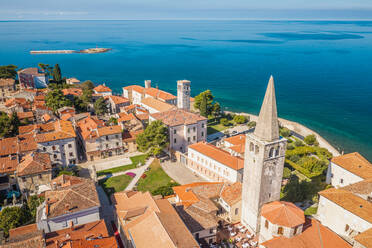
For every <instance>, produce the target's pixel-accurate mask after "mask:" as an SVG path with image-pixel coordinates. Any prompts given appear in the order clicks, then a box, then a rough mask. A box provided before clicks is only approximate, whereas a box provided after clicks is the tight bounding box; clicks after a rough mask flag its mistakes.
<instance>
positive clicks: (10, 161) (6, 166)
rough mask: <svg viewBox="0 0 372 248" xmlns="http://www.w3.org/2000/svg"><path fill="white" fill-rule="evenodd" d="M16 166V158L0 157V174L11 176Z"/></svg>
mask: <svg viewBox="0 0 372 248" xmlns="http://www.w3.org/2000/svg"><path fill="white" fill-rule="evenodd" d="M17 165H18V158H17V156H12V157H0V174H4V173H11V174H13V173H14V172H15V171H16V170H17Z"/></svg>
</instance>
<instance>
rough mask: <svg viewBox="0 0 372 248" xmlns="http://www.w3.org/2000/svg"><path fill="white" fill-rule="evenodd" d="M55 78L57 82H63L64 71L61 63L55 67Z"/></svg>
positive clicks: (53, 73) (53, 74)
mask: <svg viewBox="0 0 372 248" xmlns="http://www.w3.org/2000/svg"><path fill="white" fill-rule="evenodd" d="M52 76H53V80H54V81H55V82H56V83H57V84H60V83H62V73H61V68H59V65H58V64H56V65H55V66H54V68H53V72H52Z"/></svg>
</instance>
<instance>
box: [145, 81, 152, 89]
mask: <svg viewBox="0 0 372 248" xmlns="http://www.w3.org/2000/svg"><path fill="white" fill-rule="evenodd" d="M145 88H146V89H148V88H151V80H145Z"/></svg>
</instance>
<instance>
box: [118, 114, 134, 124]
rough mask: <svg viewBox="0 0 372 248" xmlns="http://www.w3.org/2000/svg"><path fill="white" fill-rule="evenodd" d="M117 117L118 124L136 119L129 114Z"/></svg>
mask: <svg viewBox="0 0 372 248" xmlns="http://www.w3.org/2000/svg"><path fill="white" fill-rule="evenodd" d="M118 116H119V118H118V122H125V121H130V120H134V119H136V117H135V116H134V114H132V113H130V114H126V113H119V114H118Z"/></svg>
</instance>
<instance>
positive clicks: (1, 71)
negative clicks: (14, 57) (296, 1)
mask: <svg viewBox="0 0 372 248" xmlns="http://www.w3.org/2000/svg"><path fill="white" fill-rule="evenodd" d="M16 77H17V66H15V65H1V66H0V78H13V79H16Z"/></svg>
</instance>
